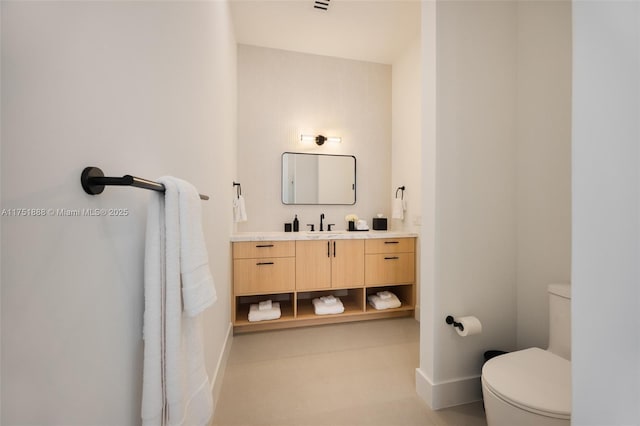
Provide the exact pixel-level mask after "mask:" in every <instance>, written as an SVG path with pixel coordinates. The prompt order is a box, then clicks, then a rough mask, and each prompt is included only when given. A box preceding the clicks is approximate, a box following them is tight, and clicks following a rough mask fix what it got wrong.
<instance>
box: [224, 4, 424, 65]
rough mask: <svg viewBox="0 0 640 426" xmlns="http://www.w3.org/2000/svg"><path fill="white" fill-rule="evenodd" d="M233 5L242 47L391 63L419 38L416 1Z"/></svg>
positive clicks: (234, 20) (418, 17) (418, 8)
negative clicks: (325, 6) (319, 5)
mask: <svg viewBox="0 0 640 426" xmlns="http://www.w3.org/2000/svg"><path fill="white" fill-rule="evenodd" d="M318 1H321V2H324V3H329V6H328V9H327V10H326V11H324V10H321V9H317V8H314V3H315V0H231V13H232V15H233V22H234V26H235V31H236V40H237V42H238V43H240V44H250V45H254V46H262V47H270V48H274V49H284V50H292V51H296V52H305V53H312V54H317V55H326V56H335V57H339V58H348V59H355V60H360V61H368V62H378V63H384V64H391V63H393V62H394V60H395V59H396V58H397V56H398V55H399V54H400V53H402V52H403V51H404V50H405V49H406V48H407V46H408V45H409V43H410V42H411V41H413V40H414V39H415V38H416V37H418V36H419V34H420V0H318Z"/></svg>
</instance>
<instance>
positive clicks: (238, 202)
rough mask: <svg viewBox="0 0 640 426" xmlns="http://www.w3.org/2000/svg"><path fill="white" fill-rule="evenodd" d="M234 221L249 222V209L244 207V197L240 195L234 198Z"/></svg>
mask: <svg viewBox="0 0 640 426" xmlns="http://www.w3.org/2000/svg"><path fill="white" fill-rule="evenodd" d="M233 221H234V222H246V221H247V209H246V207H245V206H244V196H242V195H238V196H237V197H234V198H233Z"/></svg>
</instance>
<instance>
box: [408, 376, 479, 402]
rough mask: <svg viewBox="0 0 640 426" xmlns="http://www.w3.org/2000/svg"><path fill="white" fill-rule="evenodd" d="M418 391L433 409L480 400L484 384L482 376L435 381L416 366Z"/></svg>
mask: <svg viewBox="0 0 640 426" xmlns="http://www.w3.org/2000/svg"><path fill="white" fill-rule="evenodd" d="M416 392H417V393H418V396H420V398H422V400H423V401H424V402H425V403H426V404H427V405H428V406H429V407H430V408H431V409H432V410H440V409H442V408H447V407H453V406H455V405H462V404H468V403H470V402H475V401H480V400H481V399H482V384H481V381H480V376H472V377H464V378H461V379H455V380H447V381H444V382H440V383H433V382H432V381H431V380H430V379H429V378H428V377H427V376H426V375H425V374H424V372H423V371H422V370H421V369H420V368H416Z"/></svg>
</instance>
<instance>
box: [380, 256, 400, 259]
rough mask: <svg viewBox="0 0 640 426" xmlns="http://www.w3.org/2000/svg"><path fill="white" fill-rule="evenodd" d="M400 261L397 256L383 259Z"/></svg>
mask: <svg viewBox="0 0 640 426" xmlns="http://www.w3.org/2000/svg"><path fill="white" fill-rule="evenodd" d="M398 259H400V258H399V257H398V256H391V257H385V258H384V260H398Z"/></svg>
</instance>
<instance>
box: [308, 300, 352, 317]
mask: <svg viewBox="0 0 640 426" xmlns="http://www.w3.org/2000/svg"><path fill="white" fill-rule="evenodd" d="M335 299H336V301H335V302H334V303H324V302H323V301H322V300H321V299H320V298H316V299H313V300H312V301H311V302H312V303H313V308H314V311H315V313H316V315H331V314H341V313H343V312H344V305H343V304H342V301H341V300H340V298H339V297H336V298H335Z"/></svg>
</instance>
